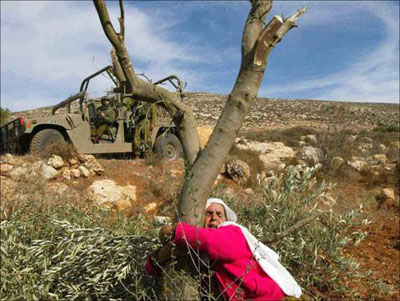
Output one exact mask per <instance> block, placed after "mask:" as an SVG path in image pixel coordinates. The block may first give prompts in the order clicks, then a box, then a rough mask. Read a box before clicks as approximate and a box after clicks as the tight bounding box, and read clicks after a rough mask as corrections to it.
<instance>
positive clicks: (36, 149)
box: [30, 129, 65, 157]
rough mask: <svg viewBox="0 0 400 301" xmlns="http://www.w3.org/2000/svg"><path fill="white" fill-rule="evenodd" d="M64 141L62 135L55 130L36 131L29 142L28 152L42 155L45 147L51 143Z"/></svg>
mask: <svg viewBox="0 0 400 301" xmlns="http://www.w3.org/2000/svg"><path fill="white" fill-rule="evenodd" d="M55 143H56V144H62V143H65V139H64V136H63V135H62V134H61V133H60V132H59V131H57V130H54V129H45V130H41V131H39V132H37V133H36V134H35V136H33V139H32V141H31V144H30V152H31V154H33V155H37V156H40V157H42V156H43V155H44V153H45V150H46V148H47V147H49V146H50V145H51V144H55Z"/></svg>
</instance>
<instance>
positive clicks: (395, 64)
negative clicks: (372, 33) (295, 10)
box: [260, 2, 399, 103]
mask: <svg viewBox="0 0 400 301" xmlns="http://www.w3.org/2000/svg"><path fill="white" fill-rule="evenodd" d="M312 4H317V5H316V6H315V7H312V6H311V5H312ZM323 4H324V5H322V4H321V3H310V6H311V7H310V8H309V12H312V14H311V17H310V18H309V19H308V21H306V20H307V18H306V17H304V20H305V21H304V24H301V26H319V25H321V24H326V23H327V22H329V23H330V22H333V23H334V22H336V24H338V20H340V22H344V21H343V16H345V17H348V18H351V16H353V17H354V16H356V15H357V14H366V15H369V16H370V17H373V18H378V19H379V20H380V21H381V22H382V23H383V25H384V27H385V31H386V32H385V34H386V37H385V39H384V40H383V41H382V43H381V44H380V45H376V46H375V49H374V50H373V51H372V52H370V53H368V54H365V55H363V56H361V57H360V58H359V59H358V60H357V61H354V63H352V64H351V65H349V66H347V68H345V69H343V70H341V71H339V72H336V73H334V74H330V75H328V76H325V77H320V78H316V79H311V80H304V81H301V80H300V81H298V82H296V83H295V84H293V83H290V84H280V85H273V86H270V87H266V86H263V88H262V89H261V90H260V95H264V96H274V97H279V95H280V94H287V93H291V94H296V93H297V94H299V95H300V94H301V95H307V92H312V91H317V92H316V95H314V97H312V98H314V99H325V100H342V101H363V102H391V103H398V102H399V44H398V43H399V7H398V6H396V5H392V4H390V3H385V2H354V3H348V2H346V3H344V2H340V3H338V2H329V3H327V2H324V3H323ZM291 5H293V3H291ZM299 23H300V22H299ZM344 23H345V24H346V22H344Z"/></svg>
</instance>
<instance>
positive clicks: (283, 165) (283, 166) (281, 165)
mask: <svg viewBox="0 0 400 301" xmlns="http://www.w3.org/2000/svg"><path fill="white" fill-rule="evenodd" d="M285 167H286V164H285V163H281V164H279V165H278V167H277V170H278V171H282V170H284V169H285Z"/></svg>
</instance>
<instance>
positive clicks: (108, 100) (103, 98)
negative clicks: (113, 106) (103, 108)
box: [101, 96, 111, 104]
mask: <svg viewBox="0 0 400 301" xmlns="http://www.w3.org/2000/svg"><path fill="white" fill-rule="evenodd" d="M107 102H108V104H110V102H111V98H110V97H109V96H103V97H102V98H101V103H102V104H106V103H107Z"/></svg>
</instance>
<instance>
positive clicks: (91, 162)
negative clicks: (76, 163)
mask: <svg viewBox="0 0 400 301" xmlns="http://www.w3.org/2000/svg"><path fill="white" fill-rule="evenodd" d="M79 159H80V161H81V162H84V165H83V166H85V167H86V168H87V169H88V170H89V171H90V172H91V173H93V174H97V175H101V174H102V173H103V172H104V168H103V166H101V164H100V163H99V162H98V161H97V160H96V158H95V157H94V156H93V155H79Z"/></svg>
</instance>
